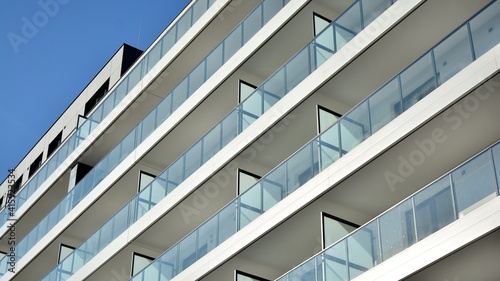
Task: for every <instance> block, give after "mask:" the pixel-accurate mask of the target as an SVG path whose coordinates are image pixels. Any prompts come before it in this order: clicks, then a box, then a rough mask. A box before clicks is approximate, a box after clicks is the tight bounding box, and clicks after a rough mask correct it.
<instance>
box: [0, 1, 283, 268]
mask: <svg viewBox="0 0 500 281" xmlns="http://www.w3.org/2000/svg"><path fill="white" fill-rule="evenodd" d="M288 1H289V0H266V1H263V2H262V3H261V4H260V5H259V6H258V7H257V8H255V9H254V11H253V12H252V13H250V14H249V15H248V16H247V17H246V18H245V19H244V20H243V21H242V23H241V24H240V25H238V26H237V27H236V28H235V29H234V30H233V31H232V32H231V33H230V34H229V35H228V36H227V37H226V38H225V39H224V40H223V41H222V42H221V43H220V44H219V45H218V46H217V47H216V48H215V49H214V50H213V51H212V52H211V53H210V54H209V55H208V56H207V57H206V58H205V59H204V60H203V61H202V62H200V63H199V64H198V65H197V66H196V67H195V68H194V69H193V70H192V71H191V72H190V73H189V74H188V76H186V78H184V79H183V80H182V81H181V82H180V83H179V84H178V85H177V86H176V87H174V89H173V90H172V91H171V92H170V93H169V94H168V95H167V96H166V97H165V98H164V99H163V100H162V101H160V103H159V104H158V105H157V106H156V107H155V108H154V109H153V110H152V111H151V112H150V113H148V115H146V117H145V118H144V119H143V120H142V121H141V122H140V123H139V124H138V125H137V126H136V127H135V128H134V129H132V131H131V132H129V134H128V135H127V136H126V137H125V138H124V139H123V140H122V141H121V142H120V143H119V144H117V145H116V146H115V147H114V148H113V149H112V150H111V151H110V152H109V153H108V154H107V155H106V156H105V157H104V158H103V159H102V160H101V161H100V162H99V163H98V164H97V165H96V166H95V167H94V168H93V169H92V170H91V171H90V172H89V173H88V174H87V175H86V176H85V177H84V178H83V179H82V180H81V181H80V182H79V183H78V184H77V185H76V186H75V187H74V188H73V189H72V190H71V191H70V192H69V193H68V194H67V195H66V196H65V198H63V199H62V200H61V202H60V203H59V204H58V205H57V206H56V207H54V209H53V210H52V211H51V212H50V213H49V214H48V215H47V216H46V217H45V218H44V219H43V220H42V221H41V222H40V223H39V224H38V225H37V226H36V227H35V228H34V229H33V230H32V231H30V233H29V234H28V235H27V236H26V237H25V238H24V239H23V240H21V242H20V243H19V244H18V247H17V249H16V250H17V256H18V258H20V257H22V256H23V255H24V254H25V253H26V252H27V251H28V250H29V249H30V248H31V247H32V246H33V245H34V244H35V243H36V242H37V241H39V240H40V239H41V237H43V235H45V234H46V233H47V232H48V231H49V230H50V229H51V228H52V227H53V226H54V225H55V224H56V223H57V222H59V221H60V219H61V218H63V217H64V216H65V215H66V214H67V213H68V212H69V211H70V210H71V209H72V208H73V207H74V206H76V204H77V203H79V202H80V201H81V200H82V199H83V198H84V197H85V196H86V195H87V194H88V193H89V192H90V191H91V190H92V189H93V188H94V187H95V186H97V184H98V183H99V182H100V181H101V180H102V179H104V177H105V176H106V175H107V174H108V173H109V172H111V171H112V170H113V169H114V168H115V167H116V166H117V165H118V164H119V163H120V162H121V161H122V160H123V159H124V158H125V157H126V156H127V155H129V154H130V152H131V151H133V150H134V149H135V148H136V147H137V146H138V145H139V144H140V143H142V141H143V140H144V139H145V138H146V137H147V136H149V135H150V134H151V133H152V132H153V131H154V130H155V129H156V128H157V127H158V126H159V125H160V124H161V123H162V122H163V121H164V120H165V119H166V118H167V117H168V116H169V115H170V114H171V113H172V112H173V111H174V110H175V109H177V108H178V107H179V106H180V105H181V104H182V103H183V102H184V101H185V100H186V99H187V98H189V97H190V96H191V95H192V94H193V93H194V92H195V91H196V90H197V89H198V88H199V87H200V86H201V85H202V84H203V83H204V82H205V81H206V80H208V79H209V78H210V77H211V76H212V75H213V74H214V73H215V71H217V70H218V69H219V68H220V67H221V66H222V65H223V64H224V63H225V62H226V61H227V60H228V59H229V58H230V57H232V55H233V54H234V53H236V51H237V50H239V49H240V48H241V47H242V46H243V45H244V44H245V43H246V42H247V41H248V40H250V38H252V37H253V35H254V34H255V33H256V32H257V31H258V30H260V29H261V28H262V26H264V24H265V23H267V22H268V21H269V20H270V19H271V18H272V17H273V16H274V14H276V13H277V12H278V11H279V10H280V9H281V8H282V7H283V6H284V5H285V4H286V3H288ZM264 7H265V8H266V9H264ZM255 15H257V16H255ZM0 265H1V262H0ZM0 268H1V269H4V270H5V268H3V267H1V266H0Z"/></svg>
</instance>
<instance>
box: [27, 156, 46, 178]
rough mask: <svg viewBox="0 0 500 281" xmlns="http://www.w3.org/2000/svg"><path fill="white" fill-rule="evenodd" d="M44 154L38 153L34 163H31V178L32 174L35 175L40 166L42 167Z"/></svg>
mask: <svg viewBox="0 0 500 281" xmlns="http://www.w3.org/2000/svg"><path fill="white" fill-rule="evenodd" d="M42 156H43V153H41V154H40V155H38V157H37V158H36V159H35V161H33V163H31V165H30V172H29V177H30V178H31V176H33V175H34V174H35V172H36V171H38V168H40V166H42Z"/></svg>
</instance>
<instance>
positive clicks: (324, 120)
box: [317, 105, 341, 134]
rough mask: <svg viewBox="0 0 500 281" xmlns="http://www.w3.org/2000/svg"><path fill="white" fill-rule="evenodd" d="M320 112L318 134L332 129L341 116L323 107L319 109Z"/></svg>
mask: <svg viewBox="0 0 500 281" xmlns="http://www.w3.org/2000/svg"><path fill="white" fill-rule="evenodd" d="M317 112H318V133H319V134H321V133H322V132H323V131H325V130H326V129H328V128H330V127H331V126H332V125H333V124H335V123H337V121H338V120H339V118H340V116H341V115H340V114H338V113H336V112H334V111H331V110H329V109H327V108H325V107H322V106H321V105H318V107H317Z"/></svg>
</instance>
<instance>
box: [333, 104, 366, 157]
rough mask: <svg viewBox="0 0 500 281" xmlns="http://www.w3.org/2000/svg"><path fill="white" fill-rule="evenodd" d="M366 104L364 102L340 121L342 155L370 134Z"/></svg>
mask: <svg viewBox="0 0 500 281" xmlns="http://www.w3.org/2000/svg"><path fill="white" fill-rule="evenodd" d="M366 112H368V103H367V102H366V101H365V102H363V103H362V104H360V105H358V106H357V107H356V108H355V109H353V110H351V112H349V113H347V114H346V115H344V117H343V118H342V119H341V120H340V137H341V141H342V154H345V153H347V152H349V151H351V150H352V149H353V148H355V147H356V146H357V145H358V144H360V143H361V142H362V141H364V140H365V139H366V138H367V137H368V136H369V134H370V121H369V117H368V114H366Z"/></svg>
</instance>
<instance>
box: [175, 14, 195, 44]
mask: <svg viewBox="0 0 500 281" xmlns="http://www.w3.org/2000/svg"><path fill="white" fill-rule="evenodd" d="M192 12H193V10H188V11H187V12H186V13H185V14H184V15H183V16H182V17H181V18H180V19H179V21H177V24H176V26H177V41H179V39H180V38H182V36H183V35H184V34H185V33H186V32H187V31H188V29H189V28H190V27H191V15H192Z"/></svg>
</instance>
